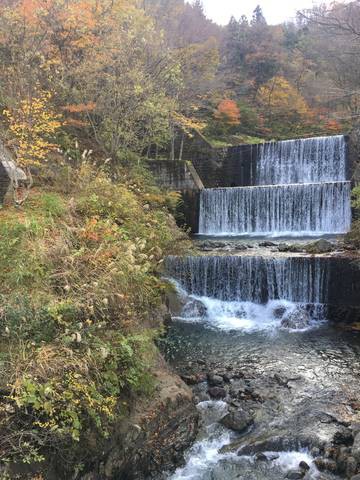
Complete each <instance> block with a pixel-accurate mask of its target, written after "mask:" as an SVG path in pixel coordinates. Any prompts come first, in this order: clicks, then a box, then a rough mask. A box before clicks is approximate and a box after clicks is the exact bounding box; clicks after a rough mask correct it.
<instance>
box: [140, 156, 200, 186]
mask: <svg viewBox="0 0 360 480" xmlns="http://www.w3.org/2000/svg"><path fill="white" fill-rule="evenodd" d="M147 165H148V168H149V170H150V171H151V173H152V174H153V175H154V177H155V179H156V182H157V183H158V184H159V185H160V186H161V187H163V188H167V189H169V190H179V191H181V190H192V189H198V188H199V185H197V183H196V181H195V179H194V175H193V172H191V170H190V168H189V164H188V163H187V162H180V161H171V160H149V161H148V162H147Z"/></svg>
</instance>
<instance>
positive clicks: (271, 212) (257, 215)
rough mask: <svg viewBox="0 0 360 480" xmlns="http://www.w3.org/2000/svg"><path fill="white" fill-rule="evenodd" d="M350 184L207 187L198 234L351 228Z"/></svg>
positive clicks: (305, 232)
mask: <svg viewBox="0 0 360 480" xmlns="http://www.w3.org/2000/svg"><path fill="white" fill-rule="evenodd" d="M350 188H351V186H350V182H329V183H310V184H292V185H273V186H259V187H236V188H219V189H205V190H203V191H202V192H201V194H200V220H199V233H200V234H205V235H233V234H238V235H257V234H258V235H283V236H285V235H295V234H296V235H298V236H301V235H303V236H306V235H324V234H334V233H336V234H341V233H345V232H347V231H348V230H349V229H350V224H351V208H350Z"/></svg>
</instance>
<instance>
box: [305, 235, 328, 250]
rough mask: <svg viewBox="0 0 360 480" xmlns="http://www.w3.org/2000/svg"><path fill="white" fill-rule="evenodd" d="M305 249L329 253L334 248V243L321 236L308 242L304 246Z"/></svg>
mask: <svg viewBox="0 0 360 480" xmlns="http://www.w3.org/2000/svg"><path fill="white" fill-rule="evenodd" d="M305 250H306V252H307V253H313V254H316V253H329V252H332V251H333V250H334V245H333V244H332V243H331V242H329V241H328V240H325V239H324V238H321V239H320V240H318V241H317V242H313V243H310V244H308V245H306V246H305Z"/></svg>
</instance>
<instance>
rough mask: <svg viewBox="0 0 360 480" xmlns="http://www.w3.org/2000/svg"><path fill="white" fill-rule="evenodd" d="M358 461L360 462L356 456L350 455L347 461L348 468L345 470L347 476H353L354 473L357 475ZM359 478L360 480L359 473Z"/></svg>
mask: <svg viewBox="0 0 360 480" xmlns="http://www.w3.org/2000/svg"><path fill="white" fill-rule="evenodd" d="M357 463H358V462H357V461H356V460H355V458H354V457H348V459H347V461H346V470H345V473H346V476H347V477H348V478H352V477H353V475H355V473H356V471H357ZM359 480H360V475H359Z"/></svg>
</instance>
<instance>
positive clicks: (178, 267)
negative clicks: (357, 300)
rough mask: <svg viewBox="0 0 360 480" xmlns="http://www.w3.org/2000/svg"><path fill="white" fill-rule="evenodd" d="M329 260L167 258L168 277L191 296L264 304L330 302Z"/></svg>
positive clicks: (233, 257)
mask: <svg viewBox="0 0 360 480" xmlns="http://www.w3.org/2000/svg"><path fill="white" fill-rule="evenodd" d="M328 267H329V259H328V258H312V257H289V258H265V257H240V256H231V255H230V256H194V257H174V256H172V257H171V256H170V257H167V259H166V261H165V269H166V273H167V275H168V276H169V277H170V278H171V279H173V280H175V281H176V282H178V284H179V285H180V286H181V287H182V288H183V289H184V290H185V292H186V293H187V294H188V295H195V296H197V297H209V298H213V299H216V300H222V301H230V302H252V303H257V304H259V305H261V304H262V305H264V304H266V303H267V302H269V301H271V300H288V301H290V302H295V303H304V304H310V303H311V304H318V303H326V302H327V291H328V282H329V275H328Z"/></svg>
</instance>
